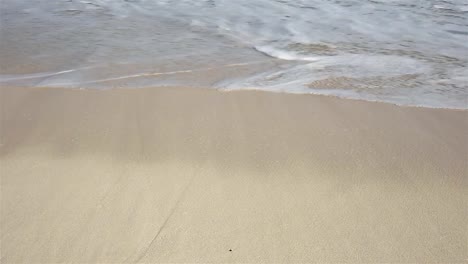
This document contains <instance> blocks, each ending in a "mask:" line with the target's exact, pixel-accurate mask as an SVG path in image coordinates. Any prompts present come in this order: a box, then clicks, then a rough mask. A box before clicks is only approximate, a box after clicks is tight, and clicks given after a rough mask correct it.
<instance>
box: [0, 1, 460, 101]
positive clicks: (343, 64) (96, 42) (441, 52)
mask: <svg viewBox="0 0 468 264" xmlns="http://www.w3.org/2000/svg"><path fill="white" fill-rule="evenodd" d="M0 85H9V86H37V87H42V86H44V87H50V86H57V87H71V88H73V87H74V88H97V89H103V88H114V87H129V88H138V87H149V86H193V87H210V88H213V89H219V90H227V91H229V90H242V89H258V90H266V91H272V92H285V93H303V94H309V93H311V94H324V95H332V96H339V97H345V98H353V99H364V100H371V101H383V102H389V103H394V104H399V105H411V106H425V107H437V108H457V109H468V1H467V0H445V1H443V0H348V1H344V0H56V1H50V0H35V1H31V0H1V1H0Z"/></svg>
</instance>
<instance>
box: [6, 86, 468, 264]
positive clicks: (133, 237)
mask: <svg viewBox="0 0 468 264" xmlns="http://www.w3.org/2000/svg"><path fill="white" fill-rule="evenodd" d="M0 105H1V113H0V114H1V119H0V121H1V123H0V125H1V127H0V129H1V130H0V132H1V142H0V144H1V145H0V162H1V163H0V165H1V167H0V169H1V171H0V172H1V185H0V187H1V215H0V220H1V232H0V233H1V262H2V263H64V262H67V263H69V262H79V263H132V262H146V263H156V262H159V263H163V262H166V263H167V262H179V263H180V262H218V263H219V262H249V263H259V262H282V263H293V262H355V263H357V262H359V263H362V262H418V263H427V262H439V263H460V262H464V261H466V260H467V259H468V256H467V250H468V245H467V224H466V223H467V206H466V205H467V192H466V190H467V177H468V171H467V160H468V140H467V132H468V116H467V111H459V110H443V109H428V108H414V107H399V106H394V105H390V104H383V103H371V102H363V101H355V100H342V99H337V98H332V97H323V96H308V95H291V94H289V95H288V94H277V93H264V92H256V91H238V92H218V91H213V90H206V89H184V88H153V89H113V90H78V89H61V88H10V87H2V88H0Z"/></svg>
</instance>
